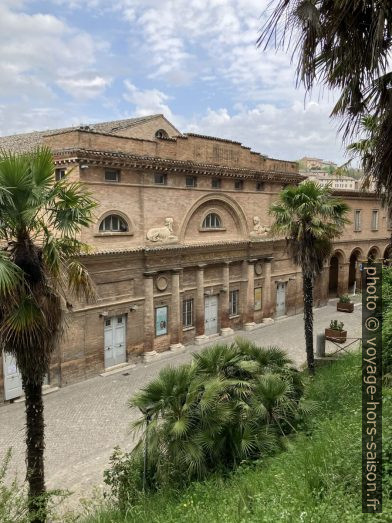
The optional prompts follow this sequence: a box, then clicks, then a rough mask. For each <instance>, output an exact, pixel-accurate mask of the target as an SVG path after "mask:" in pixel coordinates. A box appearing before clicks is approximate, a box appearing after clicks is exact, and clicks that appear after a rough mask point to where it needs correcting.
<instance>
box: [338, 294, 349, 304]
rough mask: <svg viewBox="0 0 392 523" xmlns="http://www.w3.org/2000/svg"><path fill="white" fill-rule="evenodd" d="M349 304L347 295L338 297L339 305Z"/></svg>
mask: <svg viewBox="0 0 392 523" xmlns="http://www.w3.org/2000/svg"><path fill="white" fill-rule="evenodd" d="M350 302H351V299H350V296H349V295H348V294H342V295H341V296H339V303H350Z"/></svg>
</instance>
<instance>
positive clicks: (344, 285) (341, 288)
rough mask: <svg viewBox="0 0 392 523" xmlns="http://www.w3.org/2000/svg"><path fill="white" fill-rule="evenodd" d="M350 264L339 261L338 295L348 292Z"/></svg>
mask: <svg viewBox="0 0 392 523" xmlns="http://www.w3.org/2000/svg"><path fill="white" fill-rule="evenodd" d="M349 268H350V264H349V263H339V272H338V296H341V295H342V294H347V293H348V273H349Z"/></svg>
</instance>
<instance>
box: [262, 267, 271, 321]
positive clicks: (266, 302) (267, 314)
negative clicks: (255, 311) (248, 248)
mask: <svg viewBox="0 0 392 523" xmlns="http://www.w3.org/2000/svg"><path fill="white" fill-rule="evenodd" d="M272 260H273V258H272V257H268V258H264V285H263V289H262V297H261V299H262V309H263V322H265V320H271V285H272V283H271V262H272Z"/></svg>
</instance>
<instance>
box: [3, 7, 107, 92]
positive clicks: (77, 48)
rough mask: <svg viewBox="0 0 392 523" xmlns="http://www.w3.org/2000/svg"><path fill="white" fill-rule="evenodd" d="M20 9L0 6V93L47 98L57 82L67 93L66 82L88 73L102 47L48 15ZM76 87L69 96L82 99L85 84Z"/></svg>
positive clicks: (81, 32)
mask: <svg viewBox="0 0 392 523" xmlns="http://www.w3.org/2000/svg"><path fill="white" fill-rule="evenodd" d="M22 6H23V4H22V2H19V3H15V4H11V3H9V4H7V3H1V5H0V71H1V72H2V73H4V74H1V75H0V94H1V95H2V96H12V97H13V98H15V97H17V96H23V95H30V96H31V95H35V96H37V97H38V98H39V97H40V96H41V97H46V98H47V97H48V96H53V93H54V91H53V87H54V86H55V84H56V83H57V85H59V86H65V89H66V90H68V87H67V79H68V78H69V77H70V76H72V75H77V74H81V73H85V72H86V71H88V70H89V69H90V68H91V67H92V66H93V65H94V64H95V62H96V52H97V49H100V47H101V45H102V44H101V43H100V42H99V43H97V42H95V41H94V40H93V38H92V37H91V36H90V35H89V34H87V33H85V32H83V31H78V30H76V29H73V28H72V27H71V26H69V25H67V24H66V22H64V21H63V20H60V19H59V18H57V17H55V16H53V15H51V14H40V13H34V14H27V13H25V12H22V11H20V10H18V9H17V8H18V7H22ZM77 87H78V86H77V85H76V86H75V89H74V90H73V92H72V94H75V96H77V97H78V96H80V95H81V93H82V96H83V92H84V93H85V92H86V88H85V85H83V83H81V84H80V89H77ZM68 92H69V90H68ZM96 92H97V93H100V92H101V91H100V90H96ZM90 93H92V91H91V90H90Z"/></svg>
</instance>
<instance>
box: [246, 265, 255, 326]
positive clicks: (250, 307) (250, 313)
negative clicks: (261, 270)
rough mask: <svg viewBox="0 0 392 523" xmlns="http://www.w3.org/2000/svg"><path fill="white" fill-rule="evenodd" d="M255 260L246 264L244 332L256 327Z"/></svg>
mask: <svg viewBox="0 0 392 523" xmlns="http://www.w3.org/2000/svg"><path fill="white" fill-rule="evenodd" d="M255 261H257V260H248V262H247V267H246V269H247V286H246V302H245V317H244V320H245V324H244V328H245V330H247V331H248V330H252V329H254V328H255V327H256V323H255V321H254V320H255V318H254V316H255V267H254V263H255Z"/></svg>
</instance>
